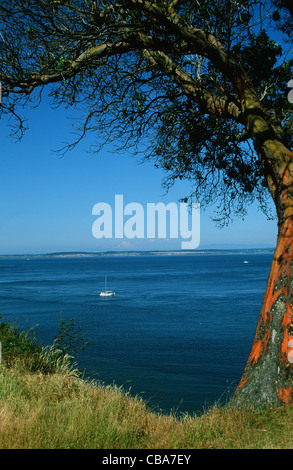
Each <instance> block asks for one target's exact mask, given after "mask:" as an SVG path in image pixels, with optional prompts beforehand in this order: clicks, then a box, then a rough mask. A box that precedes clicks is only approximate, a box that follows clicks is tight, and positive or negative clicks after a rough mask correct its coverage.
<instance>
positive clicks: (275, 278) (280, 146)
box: [0, 0, 293, 406]
mask: <svg viewBox="0 0 293 470" xmlns="http://www.w3.org/2000/svg"><path fill="white" fill-rule="evenodd" d="M289 6H290V5H289V2H285V1H284V2H283V1H281V0H279V2H278V5H277V7H278V8H277V7H274V6H273V4H272V3H267V4H266V5H263V4H262V2H258V1H253V0H238V1H237V0H216V1H213V2H211V1H207V0H194V1H190V0H156V1H152V0H120V1H110V0H106V1H98V0H67V1H66V0H10V1H5V0H4V1H2V2H1V5H0V32H1V37H0V59H1V63H0V81H1V82H2V87H3V103H2V106H1V112H2V115H5V114H8V115H9V116H10V117H11V116H12V117H14V118H15V119H16V126H17V127H16V132H20V134H21V133H22V131H23V121H22V118H21V115H20V112H19V109H20V105H21V104H22V105H23V104H25V103H26V102H27V101H30V102H31V101H32V100H38V99H40V96H41V94H42V93H43V91H44V90H47V89H49V91H50V95H51V96H52V98H53V102H54V103H55V104H63V103H66V104H67V105H68V106H71V107H74V108H77V109H78V114H79V116H81V113H82V112H83V115H82V118H81V122H80V136H79V138H78V139H77V141H78V140H79V139H81V138H82V137H83V136H85V135H86V134H87V132H91V131H93V132H95V133H96V134H97V136H98V139H97V142H98V144H100V143H103V142H107V141H115V142H118V141H119V142H120V143H121V146H122V147H125V148H127V149H130V148H132V149H133V151H135V149H136V146H137V144H138V143H139V142H140V139H141V138H144V140H146V139H147V141H148V143H149V145H148V148H147V149H145V158H152V159H153V160H154V162H155V165H157V166H159V167H162V168H164V169H165V171H166V174H167V181H166V184H167V185H168V184H172V182H174V181H175V180H176V179H177V178H179V179H182V178H188V179H190V181H191V182H192V183H193V186H194V192H193V196H194V197H195V198H196V199H197V201H198V202H201V203H202V202H207V203H209V202H214V201H215V200H217V201H218V204H219V206H218V209H219V210H218V218H219V219H220V220H226V219H227V218H229V217H230V215H231V213H232V212H233V210H234V211H235V212H236V213H243V212H245V208H246V204H247V202H252V201H253V200H255V199H257V200H258V201H259V203H260V205H261V207H262V208H263V209H264V210H265V208H266V200H267V197H268V196H271V197H272V198H273V201H274V203H275V207H276V213H277V217H278V227H279V236H278V243H277V248H276V253H275V256H274V261H273V266H272V271H271V275H270V279H269V282H268V288H267V291H266V294H265V297H264V304H263V308H262V311H261V314H260V318H259V323H258V327H257V332H256V336H255V340H254V344H253V348H252V352H251V355H250V357H249V359H248V363H247V366H246V368H245V371H244V374H243V377H242V379H241V382H240V384H239V386H238V388H237V390H236V394H235V397H234V403H235V404H243V403H247V402H249V403H250V404H251V403H254V404H255V405H257V406H267V405H268V404H272V403H273V404H279V403H280V402H284V403H289V402H290V400H291V395H292V391H293V365H292V364H291V361H290V355H289V356H288V353H290V351H291V346H290V343H289V341H290V340H291V337H292V339H293V329H292V330H291V323H292V321H293V318H292V305H293V292H292V274H291V272H292V268H293V247H292V235H293V226H292V220H293V219H292V217H293V207H292V197H293V194H292V190H293V187H292V184H293V173H292V172H293V166H292V158H293V153H292V151H291V146H292V132H291V130H292V119H291V118H292V114H291V113H292V105H291V104H290V103H289V101H288V99H287V93H288V90H287V83H288V82H289V80H290V79H291V78H292V64H293V62H292V59H291V53H290V52H289V51H290V47H289V44H288V45H287V46H286V44H284V47H281V46H280V45H279V44H278V43H277V41H276V40H275V35H276V32H279V33H280V31H283V34H284V35H285V36H286V38H287V39H288V40H290V35H291V34H292V31H293V29H292V19H291V16H290V8H289ZM37 103H38V101H36V104H37Z"/></svg>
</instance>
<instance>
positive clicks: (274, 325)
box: [232, 152, 293, 408]
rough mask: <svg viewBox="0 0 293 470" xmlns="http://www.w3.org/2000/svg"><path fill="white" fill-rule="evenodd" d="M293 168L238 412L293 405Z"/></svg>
mask: <svg viewBox="0 0 293 470" xmlns="http://www.w3.org/2000/svg"><path fill="white" fill-rule="evenodd" d="M290 154H291V152H289V155H290ZM287 155H288V154H287ZM283 157H284V155H283ZM283 167H284V165H283ZM290 167H291V165H290V163H287V165H286V166H285V170H284V171H282V172H280V173H282V178H280V179H279V183H278V184H277V185H275V187H274V194H273V196H274V198H275V202H276V206H277V213H278V219H279V233H278V240H277V245H276V249H275V253H274V257H273V262H272V266H271V271H270V275H269V279H268V283H267V288H266V292H265V295H264V300H263V305H262V309H261V312H260V316H259V319H258V323H257V328H256V333H255V337H254V341H253V345H252V349H251V352H250V355H249V358H248V361H247V364H246V367H245V370H244V372H243V375H242V378H241V380H240V383H239V385H238V387H237V389H236V391H235V395H234V397H233V399H232V404H234V405H236V406H238V405H239V406H249V405H253V406H254V407H255V408H265V407H268V406H270V405H274V406H275V405H281V404H285V405H288V404H289V403H290V402H291V401H292V398H293V216H292V203H293V199H292V185H293V182H292V174H291V171H290Z"/></svg>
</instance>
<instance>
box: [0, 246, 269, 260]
mask: <svg viewBox="0 0 293 470" xmlns="http://www.w3.org/2000/svg"><path fill="white" fill-rule="evenodd" d="M269 253H274V248H243V249H239V248H237V249H206V250H194V251H192V250H186V251H184V250H173V251H172V250H168V251H105V252H60V253H59V252H57V253H44V254H16V255H0V259H11V258H13V259H33V258H100V257H110V256H118V257H121V256H182V255H217V254H219V255H221V254H269Z"/></svg>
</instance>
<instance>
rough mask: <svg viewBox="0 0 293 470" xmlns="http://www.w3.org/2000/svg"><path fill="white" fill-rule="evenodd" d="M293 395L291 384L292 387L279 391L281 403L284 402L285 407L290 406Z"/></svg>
mask: <svg viewBox="0 0 293 470" xmlns="http://www.w3.org/2000/svg"><path fill="white" fill-rule="evenodd" d="M292 393H293V388H292V384H291V386H290V387H288V388H282V387H280V388H279V391H278V393H277V396H278V398H279V400H280V401H282V402H283V403H284V404H285V405H288V404H289V402H290V399H291V395H292Z"/></svg>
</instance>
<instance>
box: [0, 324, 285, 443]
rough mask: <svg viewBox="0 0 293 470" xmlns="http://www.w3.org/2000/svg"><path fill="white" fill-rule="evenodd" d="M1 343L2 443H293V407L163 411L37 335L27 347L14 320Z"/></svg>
mask: <svg viewBox="0 0 293 470" xmlns="http://www.w3.org/2000/svg"><path fill="white" fill-rule="evenodd" d="M13 328H14V327H13ZM13 328H12V329H13ZM4 331H5V335H6V336H5V337H4V334H3V332H4ZM12 333H13V334H12ZM8 338H10V340H11V339H12V338H14V339H13V341H14V345H15V349H14V350H13V348H12V346H11V345H10V346H9V347H8V349H7V348H6V346H5V344H6V345H7V344H8V343H9V342H10V343H11V342H13V341H7V339H8ZM0 341H1V342H2V343H3V362H2V364H0V448H1V449H24V448H26V449H30V448H32V449H192V448H195V449H211V448H214V449H225V448H226V449H227V448H230V449H233V448H238V449H239V448H292V447H293V433H292V431H291V427H292V418H293V409H292V407H287V408H283V407H280V408H274V409H271V410H267V411H265V412H256V411H240V410H233V409H227V408H220V407H216V406H215V407H213V408H211V409H208V410H206V411H205V413H203V414H202V415H201V416H196V415H194V416H190V415H184V416H182V417H181V418H178V417H175V416H172V415H162V414H159V413H154V412H152V411H150V410H149V409H148V408H147V406H146V404H145V402H144V401H143V400H142V399H141V398H140V397H138V396H137V397H135V398H133V397H131V396H130V394H129V393H128V392H127V391H125V390H123V389H122V388H120V387H116V386H106V385H104V384H102V383H99V382H95V381H91V382H89V381H85V380H83V379H82V378H81V376H80V373H79V371H78V369H77V368H76V367H75V365H74V364H73V363H72V361H71V360H70V359H71V358H70V357H69V356H68V355H66V354H65V355H58V354H57V353H56V350H54V348H53V347H47V348H44V347H43V346H38V345H37V344H36V343H35V340H34V339H33V338H32V337H29V338H28V342H29V344H30V346H29V345H28V344H27V345H26V348H25V346H24V335H23V334H22V333H21V334H20V336H19V341H20V343H22V346H21V347H20V344H18V340H17V332H16V330H15V329H14V331H13V332H12V331H11V327H10V326H9V325H8V326H6V327H4V326H3V324H0ZM4 346H5V347H4ZM23 348H25V353H24V352H23ZM16 350H18V351H19V350H21V351H22V352H21V353H20V354H19V353H16V352H15V351H16Z"/></svg>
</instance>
